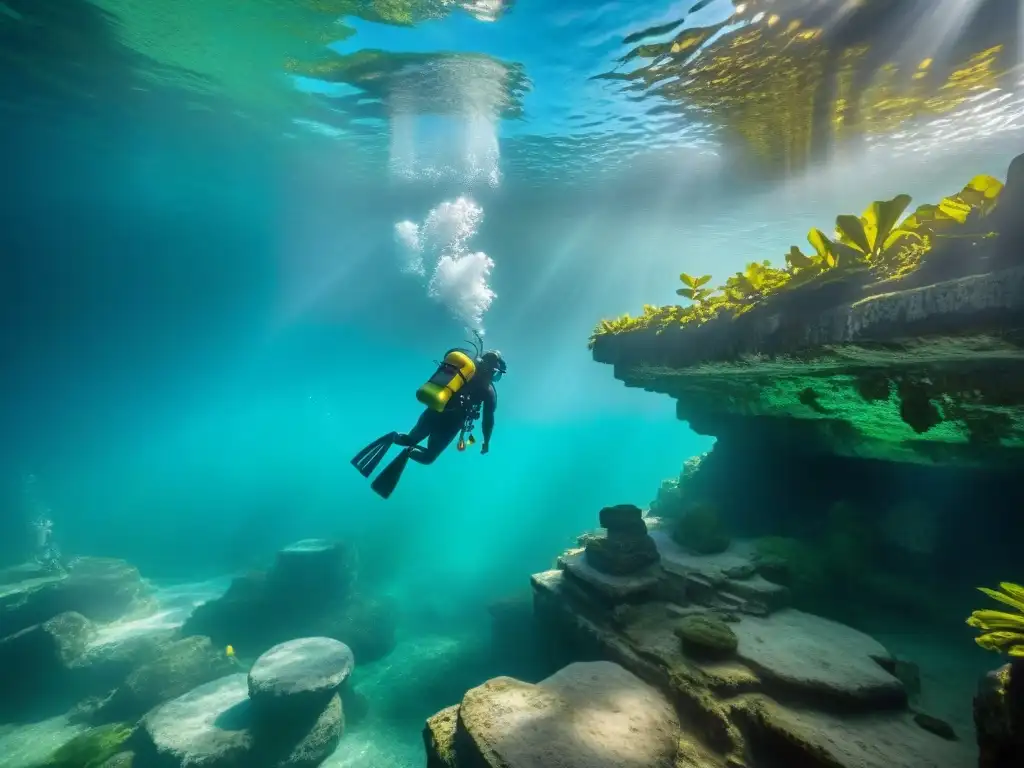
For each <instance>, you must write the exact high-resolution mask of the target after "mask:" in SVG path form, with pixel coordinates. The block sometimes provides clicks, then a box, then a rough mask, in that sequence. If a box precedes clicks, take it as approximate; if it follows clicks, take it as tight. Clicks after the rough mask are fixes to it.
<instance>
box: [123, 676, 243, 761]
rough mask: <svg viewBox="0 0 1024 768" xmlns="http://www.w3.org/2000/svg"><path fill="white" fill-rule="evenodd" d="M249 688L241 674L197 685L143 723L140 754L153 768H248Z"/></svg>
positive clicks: (149, 716)
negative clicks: (149, 759)
mask: <svg viewBox="0 0 1024 768" xmlns="http://www.w3.org/2000/svg"><path fill="white" fill-rule="evenodd" d="M248 726H249V687H248V683H247V681H246V676H245V675H244V674H241V673H239V674H235V675H229V676H227V677H222V678H220V679H219V680H214V681H212V682H209V683H206V684H205V685H201V686H199V687H198V688H195V689H194V690H192V691H189V692H188V693H186V694H184V695H183V696H179V697H178V698H176V699H173V700H171V701H168V702H167V703H165V704H162V705H160V706H159V707H157V708H156V709H154V710H153V711H152V712H150V713H149V714H148V715H146V716H145V717H144V718H143V719H142V728H141V733H142V736H143V742H142V745H143V746H142V747H141V755H145V756H150V755H152V757H153V758H155V760H154V762H156V761H159V762H156V764H157V765H167V766H172V765H173V766H191V765H196V766H200V765H201V766H204V767H206V766H209V767H210V768H214V767H215V768H222V767H223V768H228V766H231V767H232V768H233V767H234V766H238V767H239V768H241V766H246V765H250V764H251V761H252V757H253V735H252V733H251V731H250V730H249V727H248Z"/></svg>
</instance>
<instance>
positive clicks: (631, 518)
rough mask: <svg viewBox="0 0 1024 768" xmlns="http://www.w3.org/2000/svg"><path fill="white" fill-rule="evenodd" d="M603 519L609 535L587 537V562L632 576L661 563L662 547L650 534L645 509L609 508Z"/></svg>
mask: <svg viewBox="0 0 1024 768" xmlns="http://www.w3.org/2000/svg"><path fill="white" fill-rule="evenodd" d="M600 522H601V527H602V528H604V529H606V530H607V535H605V536H600V537H592V538H590V539H588V540H587V542H586V544H585V546H584V552H585V553H586V554H585V557H586V561H587V565H589V566H590V567H591V568H593V569H594V570H596V571H599V572H600V573H605V574H608V575H609V576H629V575H631V574H635V573H641V572H643V571H645V570H646V569H649V568H651V567H653V566H655V565H657V563H658V548H657V547H656V546H655V545H654V542H653V541H651V537H650V536H648V535H647V524H646V523H645V522H644V519H643V510H641V509H640V508H639V507H636V506H633V505H632V504H619V505H618V506H614V507H605V508H604V509H602V510H601V513H600Z"/></svg>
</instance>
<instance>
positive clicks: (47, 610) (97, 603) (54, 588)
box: [0, 557, 149, 635]
mask: <svg viewBox="0 0 1024 768" xmlns="http://www.w3.org/2000/svg"><path fill="white" fill-rule="evenodd" d="M148 592H149V588H148V586H147V585H146V583H145V582H144V581H143V580H142V577H141V576H140V575H139V572H138V570H137V569H136V568H135V567H134V566H132V565H129V564H128V563H126V562H124V561H123V560H113V559H108V558H99V557H80V558H77V559H76V560H74V561H72V563H71V564H70V565H69V567H68V569H67V572H66V573H64V574H57V575H55V574H49V573H41V572H39V570H38V569H37V568H32V567H29V566H21V567H14V568H9V569H6V571H5V573H4V575H3V578H2V580H0V635H13V634H14V633H15V632H20V631H21V630H23V629H26V628H28V627H31V626H33V625H35V624H41V623H42V622H44V621H47V620H48V619H52V618H53V617H54V616H56V615H58V614H60V613H67V612H69V611H70V612H75V613H79V614H81V615H83V616H85V617H86V618H87V619H89V620H90V621H98V622H106V621H114V620H115V619H119V618H121V617H122V616H124V615H125V614H126V613H127V612H129V611H130V610H132V609H133V608H136V607H138V606H139V602H140V601H141V600H142V599H144V598H145V597H146V596H147V595H148Z"/></svg>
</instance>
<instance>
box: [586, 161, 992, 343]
mask: <svg viewBox="0 0 1024 768" xmlns="http://www.w3.org/2000/svg"><path fill="white" fill-rule="evenodd" d="M1002 188H1003V184H1002V182H1000V181H999V180H998V179H995V178H993V177H992V176H976V177H975V178H973V179H972V180H971V181H970V182H969V183H968V184H967V185H966V186H965V187H964V188H963V189H962V190H960V191H959V192H958V193H956V194H955V195H950V196H949V197H946V198H943V199H942V200H941V201H940V202H939V203H938V204H935V205H932V204H927V205H921V206H919V207H918V208H917V209H916V210H915V211H914V212H913V213H912V214H910V215H909V216H906V217H905V218H904V214H905V213H906V210H907V208H908V207H909V206H910V202H911V198H910V195H897V196H896V197H894V198H892V199H891V200H876V201H875V202H873V203H871V205H869V206H868V207H867V209H865V211H864V213H863V214H861V215H860V216H852V215H841V216H837V217H836V225H835V232H834V234H833V235H832V236H831V237H830V236H828V235H826V234H825V233H824V232H822V231H821V230H820V229H812V230H811V231H810V232H809V233H808V234H807V241H808V243H810V246H811V250H812V252H811V253H804V252H803V251H802V250H800V248H799V247H798V246H795V245H794V246H791V247H790V249H789V252H788V253H786V255H785V262H786V266H785V267H783V268H780V267H774V266H772V264H771V262H770V261H769V260H765V261H763V262H751V263H750V264H747V266H746V268H745V269H744V270H743V271H742V272H737V273H736V274H735V275H733V276H731V277H729V278H728V279H727V280H726V281H725V284H724V285H721V286H719V287H718V288H713V289H712V288H708V287H707V286H708V285H709V284H710V282H711V275H702V276H700V277H694V276H693V275H689V274H687V273H685V272H684V273H683V274H681V275H680V276H679V279H680V280H681V281H682V283H683V287H682V288H679V289H678V290H677V291H676V293H677V294H678V295H680V296H682V297H684V298H686V299H689V301H690V303H689V304H688V305H686V306H682V305H678V304H675V305H668V306H663V307H657V306H653V305H649V304H648V305H646V306H644V312H643V314H642V315H641V316H640V317H631V316H630V315H628V314H627V315H624V316H622V317H619V318H616V319H614V320H602V321H601V322H600V323H599V324H598V326H597V327H596V328H595V329H594V332H593V333H592V334H591V336H590V343H589V346H590V347H591V348H593V346H594V344H595V343H596V342H597V339H598V337H600V336H603V335H605V334H619V333H630V332H634V331H640V330H646V329H651V328H654V329H655V330H656V332H659V333H660V332H661V331H662V330H663V329H665V328H670V327H685V326H691V325H700V324H702V323H705V322H707V321H708V320H711V319H712V318H715V317H718V316H720V315H723V314H726V315H728V316H731V317H738V316H740V315H742V314H744V313H746V312H748V311H750V310H751V309H753V308H754V307H756V306H757V305H759V304H760V303H761V302H763V301H764V300H765V299H766V298H767V297H769V296H771V295H773V294H777V293H779V292H781V291H784V290H792V289H794V288H798V287H801V286H804V285H808V284H810V283H815V282H818V283H820V282H823V281H826V280H833V279H843V278H846V277H849V276H850V275H851V274H864V273H865V272H870V273H871V275H872V276H874V277H875V278H877V279H896V278H901V277H903V276H905V275H907V274H909V273H911V272H913V271H914V270H915V269H917V267H918V266H919V265H920V263H921V259H922V258H923V257H924V256H925V255H926V254H927V253H928V252H929V251H930V250H931V249H932V248H933V247H934V246H935V245H936V243H938V242H939V241H941V240H944V239H948V238H968V239H977V238H982V237H991V236H993V235H994V233H992V232H987V231H986V227H985V219H986V218H987V216H988V215H989V213H991V211H992V210H993V209H994V208H995V206H996V204H997V202H998V199H999V193H1000V192H1001V191H1002Z"/></svg>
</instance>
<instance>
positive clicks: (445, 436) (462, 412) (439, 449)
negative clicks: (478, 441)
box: [395, 379, 498, 464]
mask: <svg viewBox="0 0 1024 768" xmlns="http://www.w3.org/2000/svg"><path fill="white" fill-rule="evenodd" d="M459 395H461V397H458V396H457V397H456V398H453V399H452V400H451V402H449V403H448V405H447V406H446V407H445V409H444V410H443V411H441V412H438V411H435V410H432V409H430V408H427V409H426V410H425V411H423V413H422V414H421V415H420V417H419V419H418V420H417V421H416V425H415V426H414V427H413V428H412V429H411V430H410V431H409V434H407V435H401V434H400V435H398V436H396V437H395V445H401V446H403V447H406V448H409V449H410V452H409V458H410V459H412V460H413V461H415V462H418V463H419V464H433V463H434V461H436V460H437V457H438V456H440V455H441V454H442V453H443V452H444V449H445V448H447V447H448V446H449V445H451V443H452V440H454V439H455V438H456V437H458V435H459V432H461V431H462V427H463V425H464V424H465V423H466V415H467V413H468V412H469V411H470V410H471V409H473V408H475V407H479V408H480V429H481V431H482V432H483V438H484V445H487V444H488V443H490V441H491V432H493V431H494V411H495V410H496V409H497V407H498V393H497V392H496V391H495V389H494V385H493V384H492V383H490V381H487V382H486V383H485V382H483V381H480V380H479V379H473V380H470V382H469V383H468V384H466V386H465V388H464V389H463V390H462V391H460V392H459ZM424 440H426V441H427V444H426V446H421V445H419V443H422V442H423V441H424Z"/></svg>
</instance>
